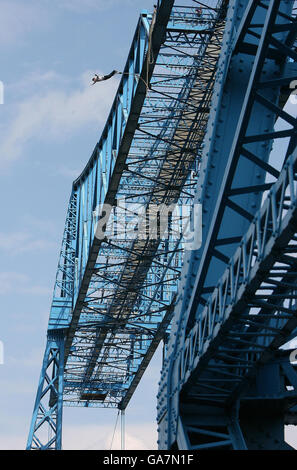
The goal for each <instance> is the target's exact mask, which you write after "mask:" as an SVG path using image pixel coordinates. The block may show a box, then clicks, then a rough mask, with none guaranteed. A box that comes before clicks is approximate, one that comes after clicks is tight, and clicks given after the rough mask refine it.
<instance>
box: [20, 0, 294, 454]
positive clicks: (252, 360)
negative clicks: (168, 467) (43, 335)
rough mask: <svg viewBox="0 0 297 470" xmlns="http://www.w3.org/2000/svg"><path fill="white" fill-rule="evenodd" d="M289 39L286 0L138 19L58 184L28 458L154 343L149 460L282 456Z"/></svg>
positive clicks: (137, 373)
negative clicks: (158, 356) (57, 239)
mask: <svg viewBox="0 0 297 470" xmlns="http://www.w3.org/2000/svg"><path fill="white" fill-rule="evenodd" d="M181 4H182V5H181ZM296 37H297V19H296V16H295V9H294V2H293V1H292V0H283V1H280V0H270V1H268V0H250V1H249V0H218V1H215V0H213V1H211V0H209V1H207V0H205V1H204V2H199V1H196V0H193V1H191V0H189V1H188V3H187V4H186V2H184V1H183V0H182V1H180V2H179V3H178V2H177V1H174V0H160V1H159V2H158V4H157V6H156V9H155V11H154V13H153V14H149V13H147V12H144V13H142V14H141V16H140V19H139V23H138V25H137V28H136V32H135V35H134V38H133V41H132V45H131V49H130V52H129V55H128V59H127V63H126V66H125V68H124V70H123V72H122V79H121V81H120V84H119V88H118V91H117V94H116V96H115V100H114V102H113V105H112V108H111V111H110V114H109V117H108V120H107V123H106V125H105V128H104V130H103V133H102V136H101V138H100V140H99V142H98V143H97V144H96V146H95V148H94V151H93V153H92V155H91V158H90V160H89V161H88V163H87V165H86V167H85V169H84V170H83V172H82V174H81V175H80V176H79V177H78V178H77V179H76V180H75V181H74V183H73V187H72V192H71V196H70V201H69V206H68V211H67V217H66V224H65V231H64V236H63V240H62V248H61V253H60V259H59V264H58V270H57V277H56V284H55V290H54V296H53V302H52V307H51V312H50V318H49V326H48V333H47V346H46V351H45V355H44V361H43V367H42V371H41V376H40V382H39V386H38V391H37V396H36V402H35V407H34V412H33V417H32V423H31V428H30V433H29V439H28V444H27V448H28V449H35V448H37V449H53V448H54V449H60V448H61V430H62V408H63V404H64V405H67V406H86V407H93V406H99V407H111V408H114V407H116V408H118V409H120V410H125V408H126V407H127V405H128V403H129V400H130V399H131V397H132V395H133V393H134V391H135V388H136V387H137V384H138V383H139V381H140V379H141V377H142V375H143V373H144V371H145V369H146V367H147V366H148V364H149V362H150V359H151V357H152V356H153V354H154V352H155V350H156V348H157V347H158V345H159V343H160V342H161V341H162V340H163V341H164V343H165V345H166V347H165V355H164V361H163V367H162V374H161V380H160V386H159V393H158V407H157V408H158V417H157V420H158V426H159V447H160V449H171V450H173V449H211V448H214V449H216V448H230V449H250V448H267V449H273V448H286V447H288V446H287V445H286V444H285V442H284V424H288V423H290V424H296V412H297V411H296V410H297V407H296V405H297V375H296V372H295V367H294V364H292V363H290V361H289V359H288V357H289V356H288V355H289V352H290V351H288V350H285V349H284V346H285V345H286V343H288V341H289V340H291V339H292V338H295V336H297V334H296V331H297V317H296V296H297V294H296V281H297V261H296V260H297V258H296V249H297V245H296V244H297V152H296V151H295V147H296V144H297V139H296V129H297V120H296V118H295V117H294V116H293V115H292V113H290V112H289V111H288V109H287V107H285V105H286V102H287V100H288V98H289V95H290V92H291V91H292V90H291V89H290V87H291V84H292V83H293V82H294V80H296V79H297V65H296V62H297V53H296ZM279 141H282V142H283V141H285V143H283V144H282V145H280V146H278V147H277V148H278V149H279V150H278V153H277V154H276V151H273V143H274V142H279ZM197 207H198V208H199V210H198V213H199V214H200V216H201V211H200V209H201V208H202V241H201V240H200V238H199V236H198V243H197V239H196V236H197V233H198V232H199V228H200V227H198V226H197V223H196V224H195V223H194V240H196V241H195V243H196V244H195V243H194V244H193V245H190V248H189V245H187V236H186V235H187V231H186V230H185V227H184V225H183V224H184V219H185V218H186V219H187V222H186V225H187V227H189V226H191V224H193V218H194V219H195V217H194V216H195V213H196V212H195V211H196V208H197ZM160 208H161V209H160ZM168 208H169V209H170V210H168ZM185 208H186V217H184V212H183V211H184V210H185ZM163 219H164V220H165V221H167V225H166V229H165V230H164V229H163V228H162V227H163V226H162V224H160V220H161V221H162V220H163ZM197 220H198V221H200V220H201V219H200V218H198V219H197ZM197 220H196V222H197ZM151 222H153V224H152V225H151ZM194 222H195V220H194ZM160 225H161V228H160ZM198 225H199V223H198ZM152 226H153V230H151V227H152ZM168 338H169V339H168Z"/></svg>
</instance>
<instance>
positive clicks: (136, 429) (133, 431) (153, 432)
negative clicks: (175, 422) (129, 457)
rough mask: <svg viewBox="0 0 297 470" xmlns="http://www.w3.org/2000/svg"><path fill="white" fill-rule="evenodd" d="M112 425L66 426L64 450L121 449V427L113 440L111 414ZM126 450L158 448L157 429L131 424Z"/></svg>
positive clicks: (150, 426) (126, 437) (127, 431)
mask: <svg viewBox="0 0 297 470" xmlns="http://www.w3.org/2000/svg"><path fill="white" fill-rule="evenodd" d="M109 423H110V425H109V426H107V425H106V424H105V425H104V426H94V425H89V426H87V425H81V426H67V425H65V426H64V434H63V449H65V450H73V449H78V450H95V449H103V450H109V449H110V446H111V444H112V450H116V449H117V450H119V449H121V436H120V430H119V427H118V428H117V430H116V432H115V435H114V438H113V427H114V419H113V416H112V413H110V420H109ZM94 436H96V438H94ZM125 448H126V450H151V449H156V448H157V427H156V426H154V425H153V424H151V423H143V424H141V425H137V424H129V425H127V426H126V432H125Z"/></svg>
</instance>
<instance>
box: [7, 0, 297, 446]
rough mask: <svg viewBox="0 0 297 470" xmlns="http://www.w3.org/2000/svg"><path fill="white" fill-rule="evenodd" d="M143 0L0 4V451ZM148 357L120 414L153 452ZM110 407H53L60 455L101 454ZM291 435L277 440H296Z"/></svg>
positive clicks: (35, 364) (27, 392)
mask: <svg viewBox="0 0 297 470" xmlns="http://www.w3.org/2000/svg"><path fill="white" fill-rule="evenodd" d="M153 3H154V0H0V54H1V64H2V67H1V72H0V80H1V81H2V82H3V83H4V104H2V105H0V116H1V118H0V194H1V197H0V211H1V212H0V213H1V223H0V259H1V265H0V297H1V299H0V305H1V312H0V340H1V341H2V342H3V343H4V364H3V365H0V384H1V386H0V449H24V448H25V446H26V440H27V436H28V431H29V426H30V421H31V415H32V411H33V405H34V400H35V394H36V390H37V384H38V379H39V374H40V369H41V364H42V358H43V353H44V348H45V341H46V329H47V322H48V316H49V309H50V304H51V296H52V290H53V286H54V280H55V275H56V268H57V263H58V255H59V250H60V245H61V240H62V234H63V229H64V223H65V217H66V209H67V205H68V199H69V195H70V192H71V185H72V181H73V179H75V178H76V177H77V176H78V175H79V174H80V172H81V171H82V169H83V168H84V166H85V164H86V162H87V161H88V159H89V157H90V155H91V153H92V151H93V148H94V146H95V144H96V142H97V141H98V140H99V137H100V135H101V131H102V128H103V126H104V124H105V121H106V118H107V115H108V113H109V109H110V107H111V104H112V102H113V98H114V94H115V91H116V89H117V85H118V82H119V79H118V77H117V76H116V77H113V78H112V79H111V80H109V81H107V82H104V83H101V84H100V86H99V85H98V86H94V87H91V86H90V83H91V78H92V76H93V74H94V72H97V73H109V72H110V71H111V70H113V69H114V68H115V69H117V70H122V69H123V66H124V64H125V61H126V58H127V55H128V51H129V48H130V44H131V41H132V37H133V34H134V31H135V28H136V24H137V21H138V17H139V14H140V12H141V10H143V9H148V10H149V11H152V9H153ZM160 369H161V354H160V351H158V352H157V354H156V357H155V358H154V359H153V360H152V362H151V364H150V367H149V369H148V370H147V372H146V373H145V375H144V377H143V379H142V381H141V383H140V385H139V387H138V389H137V390H136V393H135V394H134V396H133V398H132V400H131V402H130V405H129V406H128V409H127V410H126V448H127V449H156V448H157V444H156V441H157V431H156V429H157V426H156V398H155V397H156V393H157V387H158V381H159V377H160ZM116 415H117V410H109V409H108V410H105V409H96V408H92V409H84V408H64V419H63V429H64V432H63V448H64V449H109V448H110V444H111V440H112V435H113V431H114V426H115V422H116ZM119 424H120V423H118V427H117V430H118V431H117V432H116V434H115V438H114V442H113V449H119V448H120V433H119V430H120V426H119ZM296 435H297V432H296V429H294V428H292V427H291V429H289V433H288V441H289V442H292V443H295V444H297V436H296Z"/></svg>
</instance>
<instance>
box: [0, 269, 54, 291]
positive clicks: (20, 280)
mask: <svg viewBox="0 0 297 470" xmlns="http://www.w3.org/2000/svg"><path fill="white" fill-rule="evenodd" d="M16 290H17V292H19V293H23V294H34V295H50V294H51V293H52V289H50V288H48V287H45V286H40V285H34V284H32V281H31V279H30V277H29V276H27V275H26V274H22V273H17V272H0V294H2V295H3V294H8V293H11V292H15V291H16Z"/></svg>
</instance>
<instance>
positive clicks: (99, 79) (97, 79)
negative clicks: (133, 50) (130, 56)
mask: <svg viewBox="0 0 297 470" xmlns="http://www.w3.org/2000/svg"><path fill="white" fill-rule="evenodd" d="M117 73H121V72H118V71H117V70H113V71H112V72H110V73H109V74H108V75H98V74H97V73H95V75H94V77H93V78H92V82H93V83H91V85H95V83H97V82H103V81H104V80H108V79H109V78H111V77H113V76H114V75H115V74H117Z"/></svg>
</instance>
